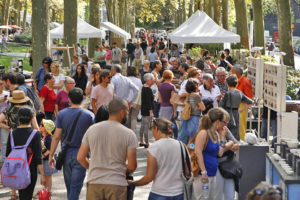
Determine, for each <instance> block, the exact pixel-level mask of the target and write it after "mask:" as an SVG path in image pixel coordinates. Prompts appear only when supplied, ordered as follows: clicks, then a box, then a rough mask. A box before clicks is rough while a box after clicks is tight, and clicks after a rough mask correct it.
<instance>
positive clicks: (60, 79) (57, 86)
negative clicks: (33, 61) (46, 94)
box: [51, 63, 65, 95]
mask: <svg viewBox="0 0 300 200" xmlns="http://www.w3.org/2000/svg"><path fill="white" fill-rule="evenodd" d="M51 72H52V74H53V77H54V79H55V82H54V86H53V89H54V92H55V94H56V95H57V94H58V92H59V91H60V90H62V89H63V87H64V84H65V76H64V75H63V74H61V73H60V72H59V64H57V63H53V64H52V65H51Z"/></svg>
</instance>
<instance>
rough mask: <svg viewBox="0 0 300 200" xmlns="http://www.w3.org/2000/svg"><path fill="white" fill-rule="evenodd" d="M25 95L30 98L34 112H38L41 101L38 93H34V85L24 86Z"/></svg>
mask: <svg viewBox="0 0 300 200" xmlns="http://www.w3.org/2000/svg"><path fill="white" fill-rule="evenodd" d="M26 89H27V96H28V97H29V98H30V99H31V101H32V103H33V106H34V109H35V112H36V113H38V112H39V111H40V110H41V107H42V103H41V100H40V98H39V95H38V94H37V93H36V91H35V89H34V87H26Z"/></svg>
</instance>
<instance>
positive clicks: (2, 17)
mask: <svg viewBox="0 0 300 200" xmlns="http://www.w3.org/2000/svg"><path fill="white" fill-rule="evenodd" d="M5 6H6V0H3V1H2V6H1V21H0V23H1V24H4V21H5V20H4V18H5Z"/></svg>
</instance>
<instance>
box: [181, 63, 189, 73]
mask: <svg viewBox="0 0 300 200" xmlns="http://www.w3.org/2000/svg"><path fill="white" fill-rule="evenodd" d="M188 69H189V65H188V64H186V63H182V64H181V65H180V67H179V71H180V72H181V73H182V74H184V73H186V72H187V70H188Z"/></svg>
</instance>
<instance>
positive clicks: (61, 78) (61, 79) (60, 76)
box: [53, 74, 65, 95]
mask: <svg viewBox="0 0 300 200" xmlns="http://www.w3.org/2000/svg"><path fill="white" fill-rule="evenodd" d="M53 77H54V79H55V83H54V85H57V84H59V82H60V81H65V76H64V75H62V74H59V75H58V76H54V75H53ZM63 88H64V87H62V88H61V89H54V92H55V94H56V95H57V94H58V92H59V91H61V90H62V89H63Z"/></svg>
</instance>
